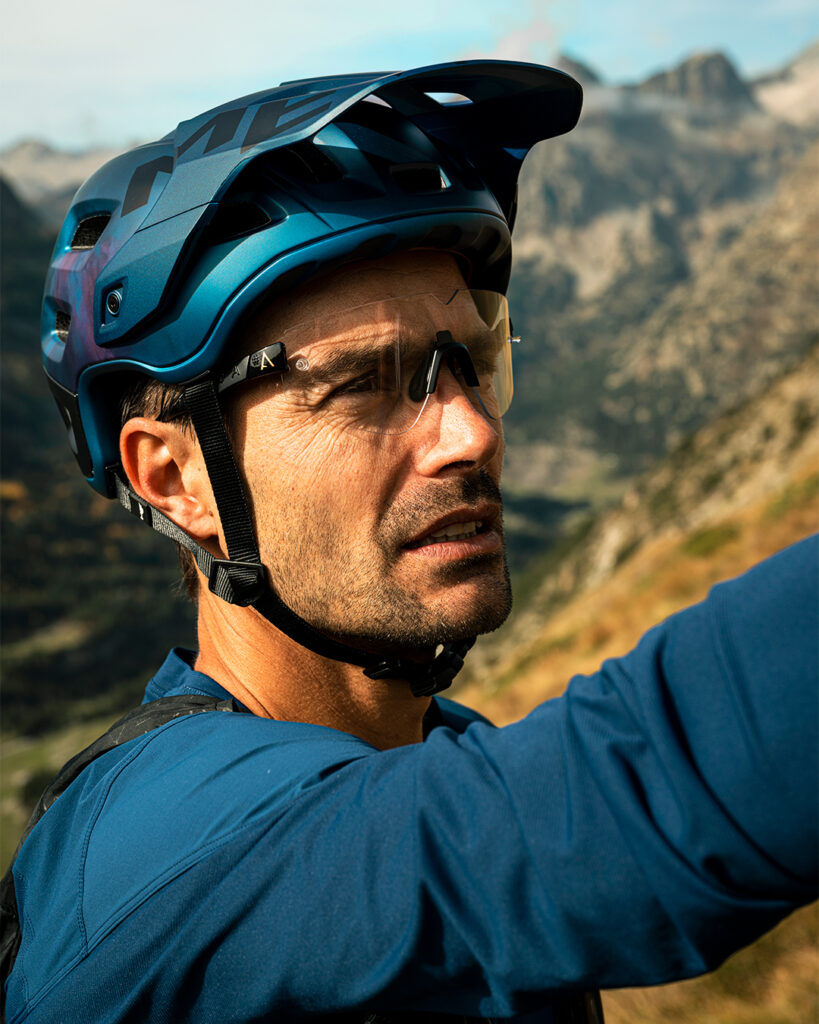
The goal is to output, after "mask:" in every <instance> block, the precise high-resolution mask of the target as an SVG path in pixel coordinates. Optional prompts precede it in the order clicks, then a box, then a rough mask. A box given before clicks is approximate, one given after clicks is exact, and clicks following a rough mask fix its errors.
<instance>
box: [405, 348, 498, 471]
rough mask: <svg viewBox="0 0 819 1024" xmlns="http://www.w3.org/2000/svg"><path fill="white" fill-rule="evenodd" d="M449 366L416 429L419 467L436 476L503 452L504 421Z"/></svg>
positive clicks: (441, 374)
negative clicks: (483, 403) (492, 414)
mask: <svg viewBox="0 0 819 1024" xmlns="http://www.w3.org/2000/svg"><path fill="white" fill-rule="evenodd" d="M467 389H469V390H470V391H471V388H470V386H469V385H468V384H464V383H463V382H462V381H461V379H460V377H458V376H456V375H455V374H454V373H453V372H452V369H451V368H450V367H449V366H448V365H444V366H442V367H441V370H440V373H439V374H438V384H437V387H436V388H435V391H434V392H433V393H432V394H431V395H430V396H429V397H428V399H427V401H426V404H425V406H424V410H423V412H422V413H421V416H420V417H419V420H418V422H417V423H416V425H415V427H414V428H413V434H416V437H415V440H416V442H417V448H416V449H415V450H416V452H417V467H418V469H419V471H420V472H422V473H424V474H426V475H429V476H434V475H437V474H438V473H440V472H442V471H446V470H448V469H452V468H457V469H464V468H469V469H472V468H477V467H480V466H483V465H485V464H486V463H487V462H489V461H490V460H491V459H492V458H494V457H495V455H497V454H498V452H500V451H502V450H503V431H502V428H501V422H500V419H492V418H491V417H490V416H489V415H488V413H487V412H486V411H485V410H484V409H483V408H482V406H481V402H480V400H479V397H478V396H477V394H472V395H468V394H467Z"/></svg>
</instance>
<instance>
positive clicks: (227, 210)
mask: <svg viewBox="0 0 819 1024" xmlns="http://www.w3.org/2000/svg"><path fill="white" fill-rule="evenodd" d="M282 219H283V218H282ZM272 223H273V218H272V217H271V216H270V214H268V213H267V211H266V210H263V209H262V208H261V206H259V205H257V204H256V203H252V202H248V201H241V202H234V203H227V204H225V205H222V206H220V207H219V209H218V210H217V211H216V214H215V215H214V218H213V220H212V221H211V222H210V225H209V232H208V235H209V238H208V240H209V241H210V243H211V244H212V245H218V244H219V243H220V242H229V241H231V240H232V239H234V238H241V237H242V236H243V235H251V234H253V232H254V231H261V229H262V228H266V227H267V226H268V225H269V224H272Z"/></svg>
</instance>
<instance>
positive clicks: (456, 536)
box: [423, 522, 483, 544]
mask: <svg viewBox="0 0 819 1024" xmlns="http://www.w3.org/2000/svg"><path fill="white" fill-rule="evenodd" d="M482 525H483V524H482V523H480V522H473V523H451V524H450V525H449V526H445V527H444V528H443V530H439V531H438V532H437V533H431V534H430V535H429V536H428V537H424V541H423V542H424V544H443V543H444V542H445V541H448V540H462V539H463V538H464V537H474V536H475V534H476V533H477V532H478V530H480V528H481V526H482Z"/></svg>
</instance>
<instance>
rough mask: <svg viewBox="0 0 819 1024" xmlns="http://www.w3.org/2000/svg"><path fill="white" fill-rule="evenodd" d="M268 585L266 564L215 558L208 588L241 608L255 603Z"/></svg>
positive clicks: (211, 567)
mask: <svg viewBox="0 0 819 1024" xmlns="http://www.w3.org/2000/svg"><path fill="white" fill-rule="evenodd" d="M266 586H267V580H266V577H265V569H264V566H263V565H261V564H260V563H259V562H240V561H237V560H236V559H230V558H214V559H213V561H212V562H211V566H210V572H209V573H208V589H209V590H210V591H211V592H212V593H214V594H216V596H217V597H221V598H222V600H223V601H229V602H230V604H237V605H239V606H240V607H241V608H245V607H247V605H249V604H253V602H254V601H256V600H257V599H258V598H259V597H261V596H262V594H263V593H264V590H265V587H266Z"/></svg>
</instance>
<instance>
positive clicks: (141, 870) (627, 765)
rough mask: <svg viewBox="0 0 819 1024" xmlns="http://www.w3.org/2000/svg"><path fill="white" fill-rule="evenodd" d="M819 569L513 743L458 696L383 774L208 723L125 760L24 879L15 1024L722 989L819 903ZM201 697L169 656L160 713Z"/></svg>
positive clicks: (286, 738)
mask: <svg viewBox="0 0 819 1024" xmlns="http://www.w3.org/2000/svg"><path fill="white" fill-rule="evenodd" d="M818 565H819V550H818V546H817V541H816V539H815V538H813V539H811V540H810V541H806V542H803V543H802V544H799V545H796V546H794V547H792V548H790V549H788V550H787V551H785V552H783V553H781V554H780V555H778V556H776V557H774V558H772V559H769V560H768V561H766V562H764V563H762V564H761V565H759V566H758V567H756V568H755V569H754V570H752V571H751V572H749V573H747V574H746V575H744V576H742V577H740V578H739V579H737V580H734V581H731V582H728V583H725V584H721V585H720V586H717V587H715V588H714V590H713V591H712V592H711V594H710V595H709V597H708V599H707V600H706V601H704V602H703V603H701V604H699V605H696V606H694V607H693V608H690V609H687V610H686V611H684V612H681V613H679V614H677V615H675V616H673V617H671V618H670V619H668V620H667V621H666V622H665V623H663V624H662V625H660V626H658V627H656V628H655V629H653V630H651V631H650V632H649V633H648V634H646V636H645V637H644V638H643V640H642V641H641V643H640V644H639V645H638V646H637V647H636V648H635V650H634V651H632V652H631V653H630V654H628V655H626V656H625V657H623V658H619V659H614V660H610V661H608V662H606V663H605V664H604V665H603V667H602V668H601V670H600V671H599V672H597V673H596V674H594V675H592V676H589V677H576V678H575V679H573V680H572V682H571V684H570V685H569V688H568V690H567V692H566V693H565V695H564V696H562V697H561V698H559V699H556V700H552V701H548V702H547V703H545V704H543V705H542V706H540V707H538V708H537V709H536V710H535V711H533V712H532V713H531V714H530V715H529V716H528V717H527V718H525V719H524V720H522V721H521V722H518V723H516V724H514V725H510V726H507V727H505V728H502V729H496V728H493V727H492V726H491V725H489V724H488V723H486V722H484V721H482V720H480V719H479V718H478V716H476V715H474V714H473V713H472V712H469V711H467V710H465V709H463V708H459V707H458V706H457V705H455V704H453V703H451V702H448V701H445V700H439V705H440V708H441V711H442V714H443V717H444V721H445V724H444V726H443V727H440V728H437V729H435V730H434V731H433V732H432V733H431V734H430V736H429V737H428V739H427V740H426V742H424V743H423V744H417V745H413V746H407V747H402V748H399V749H396V750H390V751H378V750H376V749H374V748H373V747H371V746H369V745H368V744H367V743H365V742H364V741H363V740H360V739H358V738H356V737H355V736H352V735H348V734H346V733H342V732H338V731H335V730H333V729H328V728H324V727H322V726H317V725H309V724H299V723H289V722H276V721H271V720H268V719H264V718H259V717H256V716H254V715H251V714H224V713H218V712H213V713H203V714H199V715H192V716H190V717H186V718H180V719H176V720H174V721H172V722H170V723H168V724H166V725H163V726H161V727H160V728H157V729H155V730H154V731H153V732H151V733H148V734H147V735H145V736H143V737H140V738H138V739H135V740H132V741H130V742H128V743H126V744H124V745H123V746H121V747H118V748H117V749H115V750H113V751H111V752H109V753H107V754H105V755H103V756H102V757H101V758H99V759H98V760H97V761H95V762H94V763H93V764H91V765H90V766H89V767H88V768H87V769H86V770H85V771H84V772H83V774H82V775H81V776H80V778H79V779H78V780H77V781H76V782H74V783H73V784H72V785H71V786H70V787H69V789H68V790H67V791H66V792H65V793H64V794H63V795H62V796H61V797H60V798H59V800H58V801H57V802H56V804H54V806H53V807H51V808H50V810H49V811H48V812H47V813H46V814H45V816H44V817H43V818H42V820H41V821H40V822H39V823H38V825H37V826H36V827H35V829H34V830H33V832H32V833H31V835H30V837H29V839H28V841H27V842H26V843H25V845H24V848H23V850H22V851H21V853H20V855H19V857H18V859H17V862H16V865H15V869H14V875H15V886H16V891H17V899H18V904H19V907H20V913H21V920H22V922H23V940H22V945H21V948H20V952H19V955H18V957H17V961H16V964H15V967H14V970H13V972H12V974H11V976H10V979H9V982H8V986H7V1012H8V1015H9V1021H10V1022H15V1021H22V1020H24V1019H25V1020H26V1021H29V1022H32V1024H34V1022H44V1021H70V1022H72V1024H73V1022H76V1021H93V1022H94V1024H103V1022H114V1021H161V1022H174V1024H176V1022H180V1021H197V1022H210V1021H213V1022H219V1024H222V1022H228V1021H236V1022H239V1021H256V1020H263V1019H268V1018H269V1019H271V1020H276V1021H290V1020H300V1019H303V1018H305V1017H307V1016H309V1015H311V1014H319V1013H329V1012H341V1011H345V1010H350V1009H353V1008H358V1007H362V1006H366V1007H368V1008H371V1009H373V1010H379V1009H382V1010H390V1009H393V1010H394V1009H401V1010H405V1011H439V1012H448V1013H452V1014H466V1015H475V1016H491V1017H512V1016H515V1015H518V1014H520V1015H524V1014H533V1015H534V1017H533V1019H536V1020H543V1021H548V1020H549V1019H550V1015H549V1011H548V1010H547V1009H545V1007H547V1006H548V1004H549V1001H550V994H552V993H553V992H554V990H557V989H566V988H596V987H619V986H631V985H644V984H655V983H658V982H663V981H668V980H671V979H676V978H682V977H687V976H690V975H694V974H698V973H700V972H702V971H705V970H707V969H709V968H712V967H714V966H716V965H717V964H718V963H720V961H721V960H722V959H724V958H725V957H726V956H727V955H728V954H729V953H731V952H733V951H734V950H736V949H737V948H739V947H740V946H742V945H744V944H746V943H748V942H750V941H752V940H753V939H754V938H755V937H756V936H758V935H759V934H760V933H762V932H763V931H765V930H766V929H767V928H769V927H771V926H772V925H773V924H774V923H775V922H776V921H778V920H779V919H780V918H782V917H783V916H784V915H786V914H787V913H789V912H790V911H792V910H793V909H794V908H796V907H797V906H799V905H800V904H802V903H805V902H808V901H810V900H812V899H814V898H815V897H816V892H817V849H819V835H817V778H818V777H819V766H817V735H818V733H819V730H818V729H817V608H818V607H819V595H817V575H818V574H817V566H818ZM294 685H297V680H294ZM376 685H383V684H376ZM181 693H205V694H212V695H216V696H226V694H225V692H224V691H223V690H222V689H221V687H219V686H218V685H217V684H216V683H215V682H214V681H213V680H212V679H209V678H208V677H206V676H203V675H201V674H200V673H197V672H195V671H194V670H193V669H192V668H191V664H190V657H189V656H187V655H185V654H182V653H179V652H176V653H172V654H171V656H170V657H169V658H168V660H167V661H166V662H165V664H164V666H163V667H162V669H161V670H160V672H159V673H158V675H157V676H156V677H155V678H154V679H153V680H152V681H151V683H150V684H149V686H148V689H147V693H146V700H153V699H155V698H157V697H160V696H169V695H173V694H181Z"/></svg>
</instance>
